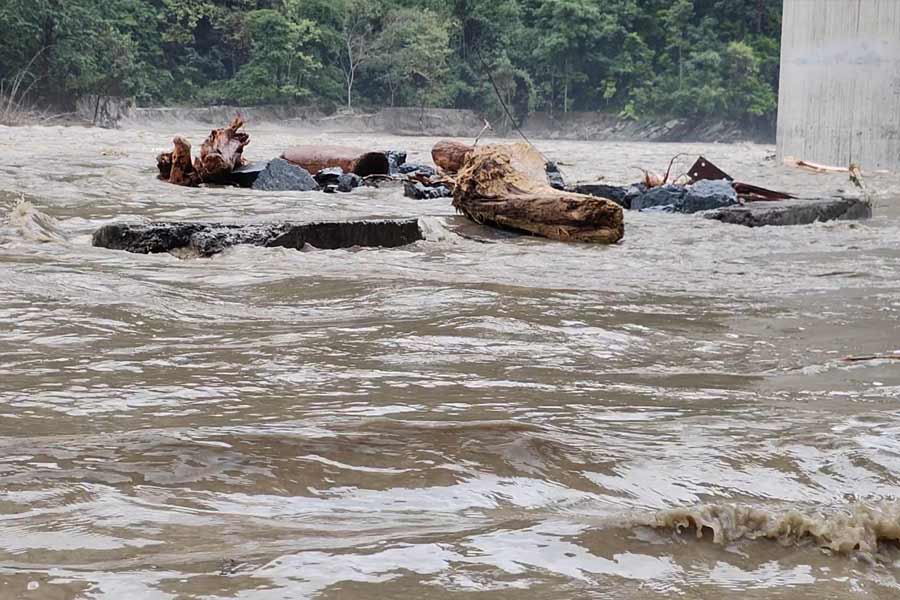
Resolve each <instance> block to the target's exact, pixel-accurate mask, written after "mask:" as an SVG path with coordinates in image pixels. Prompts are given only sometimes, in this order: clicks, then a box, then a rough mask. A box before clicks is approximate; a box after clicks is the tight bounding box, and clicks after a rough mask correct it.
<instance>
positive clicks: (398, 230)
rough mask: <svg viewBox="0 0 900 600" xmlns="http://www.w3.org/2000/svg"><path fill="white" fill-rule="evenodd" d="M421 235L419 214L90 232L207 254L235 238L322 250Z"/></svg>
mask: <svg viewBox="0 0 900 600" xmlns="http://www.w3.org/2000/svg"><path fill="white" fill-rule="evenodd" d="M421 239H424V237H423V235H422V231H421V229H420V228H419V221H418V219H390V220H376V219H373V220H364V221H324V222H315V223H264V224H250V225H241V224H224V223H146V224H140V223H112V224H110V225H104V226H103V227H101V228H100V229H98V230H97V231H95V232H94V236H93V245H94V246H97V247H101V248H110V249H113V250H125V251H127V252H134V253H138V254H150V253H157V252H172V251H187V252H188V253H190V254H194V255H197V256H211V255H213V254H216V253H218V252H221V251H222V250H224V249H225V248H229V247H231V246H235V245H238V244H249V245H253V246H264V247H267V248H271V247H283V248H294V249H297V250H299V249H301V248H303V246H305V245H306V244H310V245H311V246H314V247H316V248H319V249H322V250H335V249H338V248H352V247H353V246H367V247H382V248H394V247H397V246H405V245H406V244H412V243H413V242H417V241H419V240H421Z"/></svg>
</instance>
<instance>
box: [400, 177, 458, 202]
mask: <svg viewBox="0 0 900 600" xmlns="http://www.w3.org/2000/svg"><path fill="white" fill-rule="evenodd" d="M403 195H404V196H406V197H407V198H412V199H414V200H432V199H434V198H449V197H450V196H452V195H453V191H452V190H451V189H450V188H449V187H447V186H446V185H444V184H442V183H438V184H435V185H426V184H424V183H422V182H419V181H406V182H404V183H403Z"/></svg>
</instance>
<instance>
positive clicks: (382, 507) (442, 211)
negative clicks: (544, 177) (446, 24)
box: [0, 123, 900, 600]
mask: <svg viewBox="0 0 900 600" xmlns="http://www.w3.org/2000/svg"><path fill="white" fill-rule="evenodd" d="M208 130H209V126H208V125H203V124H196V123H193V124H192V123H168V124H163V125H154V126H150V125H139V124H132V125H130V126H129V127H126V128H124V129H121V130H118V131H105V130H100V129H84V128H74V127H73V128H64V127H43V128H37V127H35V128H30V127H26V128H14V129H4V128H0V155H2V156H3V160H2V164H0V599H7V598H16V599H18V598H25V599H30V598H48V599H70V598H85V599H104V600H106V599H109V600H119V599H130V598H141V599H143V598H147V599H154V600H155V599H160V600H163V599H187V598H198V599H199V598H203V599H214V598H247V599H254V600H255V599H260V600H268V599H296V598H327V599H331V598H340V599H350V600H354V599H370V598H398V599H399V598H402V599H409V598H457V597H459V598H463V597H469V596H471V597H476V598H484V599H486V600H492V599H507V598H514V599H516V600H522V599H525V598H535V599H538V598H540V599H542V600H544V599H569V598H610V599H612V598H615V599H623V598H624V599H630V598H652V597H663V596H675V595H677V596H680V597H686V598H716V599H717V598H721V597H723V596H725V595H727V596H729V597H739V598H751V599H753V598H759V599H762V598H785V599H795V598H826V597H828V598H857V597H860V594H866V595H868V597H871V598H896V597H898V595H900V546H898V544H900V499H898V494H900V361H891V360H873V361H864V362H859V363H847V362H845V361H844V360H843V359H844V357H846V356H848V355H865V354H876V353H885V352H893V351H897V350H900V181H898V178H896V177H891V176H888V175H878V174H872V175H870V176H868V178H867V183H868V185H869V187H870V188H872V189H875V190H878V193H877V206H876V212H875V218H873V219H872V220H870V221H866V222H853V223H851V222H835V223H825V224H816V225H810V226H803V227H785V228H762V229H747V228H743V227H740V226H733V225H725V224H721V223H717V222H710V221H705V220H703V219H700V218H697V217H692V216H673V215H659V214H655V215H654V214H628V215H627V216H626V237H625V240H624V241H623V242H622V243H621V244H619V245H616V246H614V247H600V246H588V245H567V244H562V243H556V242H549V241H545V240H540V239H535V238H526V237H521V238H511V239H499V238H497V237H496V236H494V237H492V236H491V234H490V232H487V231H486V230H482V229H480V228H479V227H478V226H476V225H474V224H472V225H468V224H466V222H465V220H464V219H463V218H462V217H459V216H456V215H455V214H454V211H453V209H452V208H451V207H450V205H449V201H447V200H428V201H414V200H410V199H406V198H404V197H403V196H402V192H401V191H400V190H398V189H379V190H360V191H357V192H354V193H351V194H346V195H326V194H320V193H266V192H251V191H246V190H233V189H182V188H178V187H175V186H169V185H168V184H165V183H161V182H158V181H156V180H155V178H154V175H155V173H154V171H155V164H154V154H155V152H156V151H158V150H159V149H162V148H164V147H165V146H167V145H168V142H169V140H170V139H171V136H172V134H174V133H184V134H187V135H188V136H189V137H190V138H191V139H192V140H194V142H195V146H199V141H200V140H201V139H202V138H203V137H204V136H205V135H206V133H208ZM249 130H250V132H251V136H252V142H251V144H250V146H249V147H248V148H247V151H246V155H247V156H248V157H250V158H268V157H271V156H275V155H277V154H279V153H280V151H281V150H282V149H283V147H285V146H287V145H290V144H291V143H297V142H312V143H318V142H326V141H328V142H331V143H333V142H334V141H335V139H337V141H338V142H340V143H345V144H351V145H361V146H367V147H376V148H400V149H407V150H409V152H410V160H413V161H415V160H426V159H427V157H428V151H429V149H430V147H431V144H432V143H433V142H434V140H433V139H428V138H403V137H390V136H378V137H375V136H368V135H338V136H335V135H331V136H326V135H324V134H316V133H309V132H304V131H301V130H299V129H297V128H296V127H295V126H292V125H291V124H289V123H288V124H280V125H279V124H251V125H250V126H249ZM537 144H538V146H539V147H540V148H541V150H543V151H544V152H545V153H546V154H548V155H549V156H550V157H551V158H554V159H556V160H560V161H562V162H563V163H565V165H566V166H564V170H565V172H566V175H567V176H568V177H569V178H570V179H592V178H596V177H597V176H600V175H603V176H605V177H607V179H609V180H613V181H623V182H624V181H628V180H633V179H635V178H636V177H637V176H638V171H636V170H635V169H633V168H632V167H633V166H634V165H641V166H651V167H656V168H660V169H664V167H665V164H666V163H667V162H668V159H669V158H670V157H671V156H672V155H674V154H676V153H678V152H686V153H689V154H690V155H693V156H695V155H697V154H699V153H701V152H702V153H704V154H705V155H706V156H707V157H708V158H710V159H711V160H713V161H714V162H716V163H717V164H719V166H721V167H722V168H723V169H725V170H726V171H729V172H731V173H732V174H734V175H739V176H740V177H741V178H743V179H745V180H748V181H752V182H755V183H759V184H761V185H767V186H769V187H774V188H782V189H789V190H794V191H799V192H803V193H828V194H830V193H833V192H835V191H836V190H838V189H839V188H847V187H848V183H847V181H846V178H845V176H843V175H814V174H808V173H803V172H799V171H797V170H795V169H788V168H786V167H782V166H779V165H776V163H775V162H774V161H773V160H767V158H766V157H767V155H769V154H770V153H771V152H772V148H771V147H767V146H756V145H702V146H701V145H691V144H641V143H634V144H622V143H615V144H613V143H601V142H572V141H538V142H537ZM686 166H687V163H684V164H683V167H686ZM406 215H416V216H420V217H421V223H422V225H423V228H424V229H425V231H426V237H427V239H426V240H425V241H422V242H418V243H416V244H414V245H411V246H407V247H403V248H396V249H365V250H337V251H319V250H315V249H312V248H308V249H307V250H304V251H300V252H298V251H294V250H286V249H263V248H250V247H237V248H233V249H231V250H228V251H226V252H225V253H224V254H221V255H219V256H216V257H214V258H211V259H192V260H179V259H178V258H176V257H174V256H171V255H168V254H163V255H151V256H144V255H134V254H128V253H125V252H118V251H111V250H105V249H98V248H93V247H91V244H90V235H91V233H92V232H93V231H94V230H95V229H96V228H97V227H98V226H100V225H102V224H104V223H107V222H111V221H114V220H129V221H140V220H160V219H167V220H176V219H181V220H188V219H205V220H219V221H271V220H291V219H295V220H296V219H341V218H347V217H365V216H406ZM460 233H463V234H464V235H460ZM482 237H483V238H485V239H484V240H480V239H479V238H482ZM484 241H488V242H491V243H484Z"/></svg>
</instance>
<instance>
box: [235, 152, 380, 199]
mask: <svg viewBox="0 0 900 600" xmlns="http://www.w3.org/2000/svg"><path fill="white" fill-rule="evenodd" d="M232 183H233V184H234V185H238V186H240V187H247V188H251V189H254V190H260V191H265V192H314V191H317V190H321V191H323V192H326V193H334V192H350V191H353V190H354V189H355V188H357V187H359V186H361V185H363V178H362V177H360V176H359V175H357V174H356V173H345V172H344V170H343V169H341V168H340V167H329V168H327V169H321V170H320V171H319V172H317V173H316V174H315V175H310V173H309V171H307V170H306V169H304V168H303V167H301V166H299V165H295V164H293V163H292V162H290V161H287V160H285V159H283V158H274V159H272V160H270V161H268V162H263V163H258V162H257V163H251V164H249V165H244V166H243V167H240V168H238V169H235V170H234V171H232Z"/></svg>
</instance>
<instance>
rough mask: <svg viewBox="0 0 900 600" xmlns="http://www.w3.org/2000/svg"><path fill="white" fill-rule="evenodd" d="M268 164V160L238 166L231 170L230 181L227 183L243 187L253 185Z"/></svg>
mask: <svg viewBox="0 0 900 600" xmlns="http://www.w3.org/2000/svg"><path fill="white" fill-rule="evenodd" d="M268 166H269V162H268V161H258V162H252V163H248V164H246V165H243V166H241V167H238V168H237V169H235V170H233V171H232V172H231V181H230V182H229V183H231V184H232V185H236V186H239V187H244V188H248V187H253V182H255V181H256V179H257V178H258V177H259V174H260V173H262V172H263V171H265V170H266V167H268Z"/></svg>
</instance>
